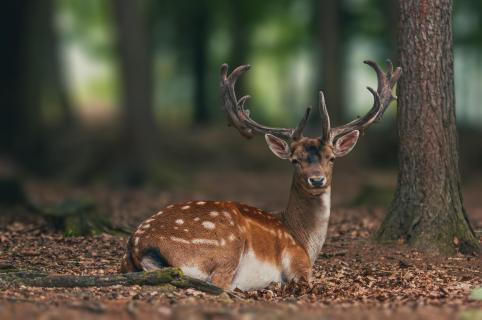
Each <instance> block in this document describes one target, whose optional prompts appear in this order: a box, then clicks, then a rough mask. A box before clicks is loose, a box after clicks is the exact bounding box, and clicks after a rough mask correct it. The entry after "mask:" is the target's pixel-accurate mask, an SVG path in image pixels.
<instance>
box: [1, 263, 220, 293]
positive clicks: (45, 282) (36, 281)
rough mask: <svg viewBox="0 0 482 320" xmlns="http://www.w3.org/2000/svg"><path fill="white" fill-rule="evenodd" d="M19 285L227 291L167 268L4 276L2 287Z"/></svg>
mask: <svg viewBox="0 0 482 320" xmlns="http://www.w3.org/2000/svg"><path fill="white" fill-rule="evenodd" d="M1 282H7V283H16V284H22V285H26V286H30V287H48V288H73V287H108V286H114V285H123V286H130V285H140V286H142V285H149V286H156V285H163V284H171V285H173V286H175V287H178V288H193V289H196V290H199V291H203V292H206V293H210V294H216V295H218V294H221V293H223V292H224V290H223V289H221V288H219V287H216V286H214V285H212V284H209V283H207V282H204V281H201V280H198V279H194V278H191V277H187V276H185V275H183V273H182V271H181V270H180V269H177V268H163V269H160V270H156V271H149V272H132V273H124V274H113V275H106V276H75V275H48V274H45V273H39V272H33V271H12V270H9V272H2V271H1V270H0V283H1Z"/></svg>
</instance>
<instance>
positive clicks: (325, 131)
mask: <svg viewBox="0 0 482 320" xmlns="http://www.w3.org/2000/svg"><path fill="white" fill-rule="evenodd" d="M318 107H319V109H320V116H321V130H322V133H321V138H322V139H323V141H325V142H328V141H329V140H330V132H331V123H330V115H329V114H328V109H327V108H326V103H325V95H324V94H323V91H320V93H319V104H318Z"/></svg>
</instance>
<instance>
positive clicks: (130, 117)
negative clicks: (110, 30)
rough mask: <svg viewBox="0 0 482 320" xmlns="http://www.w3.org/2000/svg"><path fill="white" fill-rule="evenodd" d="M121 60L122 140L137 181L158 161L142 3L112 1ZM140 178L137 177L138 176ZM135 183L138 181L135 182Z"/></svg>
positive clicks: (147, 39) (135, 0)
mask: <svg viewBox="0 0 482 320" xmlns="http://www.w3.org/2000/svg"><path fill="white" fill-rule="evenodd" d="M112 4H113V8H114V14H115V22H116V27H117V37H118V46H119V56H120V69H121V80H122V83H121V100H122V101H121V105H122V109H123V114H122V116H123V117H122V130H123V133H122V136H123V139H122V140H123V141H124V142H125V146H124V148H125V156H126V157H127V158H128V159H126V160H127V162H128V166H129V167H130V170H131V173H132V174H133V177H132V178H133V179H134V180H136V179H137V178H140V179H142V178H143V176H144V175H145V172H144V171H145V170H148V167H149V165H150V162H151V161H152V159H153V157H154V154H153V153H154V152H155V150H156V149H157V148H156V145H157V144H156V137H157V130H156V122H155V119H154V113H153V88H152V85H153V83H152V56H151V54H150V50H149V49H150V46H149V43H150V42H149V37H148V32H147V30H146V21H145V19H144V17H145V12H143V9H144V7H143V4H144V2H143V1H141V0H115V1H112ZM137 175H138V177H135V176H137ZM133 183H135V181H133Z"/></svg>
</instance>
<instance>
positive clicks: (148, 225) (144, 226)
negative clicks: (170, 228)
mask: <svg viewBox="0 0 482 320" xmlns="http://www.w3.org/2000/svg"><path fill="white" fill-rule="evenodd" d="M150 226H151V225H150V224H149V223H146V224H144V225H142V227H141V228H142V229H149V227H150Z"/></svg>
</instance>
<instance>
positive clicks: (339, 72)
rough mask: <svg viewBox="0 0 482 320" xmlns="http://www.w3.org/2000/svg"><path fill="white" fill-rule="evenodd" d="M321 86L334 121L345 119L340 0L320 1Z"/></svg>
mask: <svg viewBox="0 0 482 320" xmlns="http://www.w3.org/2000/svg"><path fill="white" fill-rule="evenodd" d="M319 11H320V16H319V20H320V40H321V88H323V91H324V93H325V99H326V105H327V106H328V108H331V109H330V110H328V111H329V112H330V117H331V118H332V122H333V123H338V124H340V123H342V121H343V116H344V115H343V109H342V107H343V93H342V91H341V88H343V85H342V82H343V79H342V77H343V65H344V61H343V58H342V55H341V41H340V36H341V35H340V21H339V17H340V1H339V0H322V1H320V9H319Z"/></svg>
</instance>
